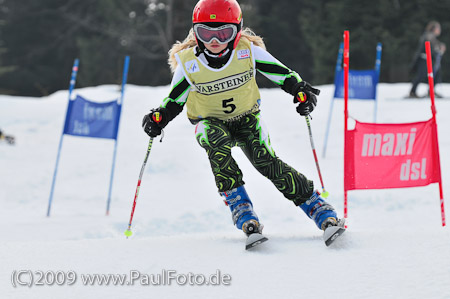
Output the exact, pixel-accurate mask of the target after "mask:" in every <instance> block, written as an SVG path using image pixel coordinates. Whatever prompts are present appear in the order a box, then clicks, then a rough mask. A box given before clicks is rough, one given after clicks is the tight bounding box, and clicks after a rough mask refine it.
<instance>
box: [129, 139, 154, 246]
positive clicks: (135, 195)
mask: <svg viewBox="0 0 450 299" xmlns="http://www.w3.org/2000/svg"><path fill="white" fill-rule="evenodd" d="M152 145H153V137H150V141H149V142H148V148H147V153H146V155H145V159H144V163H143V164H142V167H141V172H140V173H139V180H138V183H137V187H136V192H135V194H134V201H133V207H132V209H131V216H130V222H129V223H128V229H127V230H126V231H125V236H127V239H128V237H130V236H131V235H132V234H133V233H132V232H131V222H132V221H133V216H134V210H135V209H136V202H137V198H138V196H139V189H140V187H141V180H142V175H143V173H144V169H145V165H146V164H147V160H148V156H149V155H150V151H151V150H152Z"/></svg>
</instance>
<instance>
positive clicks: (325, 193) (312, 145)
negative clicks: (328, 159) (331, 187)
mask: <svg viewBox="0 0 450 299" xmlns="http://www.w3.org/2000/svg"><path fill="white" fill-rule="evenodd" d="M305 119H306V125H307V126H308V131H309V140H310V141H311V148H312V152H313V155H314V160H315V161H316V167H317V172H318V173H319V179H320V183H321V184H322V196H323V197H324V198H327V197H328V195H330V194H329V193H328V192H327V191H325V186H324V184H323V179H322V173H321V172H320V167H319V159H317V154H316V148H315V146H314V139H313V136H312V130H311V122H310V116H309V115H307V116H305Z"/></svg>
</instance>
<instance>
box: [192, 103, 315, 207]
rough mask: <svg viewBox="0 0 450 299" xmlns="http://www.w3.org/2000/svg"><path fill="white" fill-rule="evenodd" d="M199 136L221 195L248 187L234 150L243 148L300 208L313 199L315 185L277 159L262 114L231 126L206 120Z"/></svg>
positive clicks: (254, 114)
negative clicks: (245, 184)
mask: <svg viewBox="0 0 450 299" xmlns="http://www.w3.org/2000/svg"><path fill="white" fill-rule="evenodd" d="M195 135H196V138H197V141H198V143H199V144H200V146H202V147H203V148H204V149H205V150H206V153H207V154H208V158H209V161H210V163H211V168H212V171H213V174H214V177H215V180H216V185H217V188H218V189H219V192H224V191H228V190H231V189H234V188H237V187H239V186H241V185H243V184H244V181H243V179H242V171H241V170H240V169H239V166H238V165H237V163H236V161H235V160H234V159H233V157H232V155H231V148H232V147H233V146H239V147H240V148H241V149H242V151H243V152H244V153H245V155H246V156H247V158H248V159H249V160H250V162H251V163H252V164H253V166H254V167H255V168H256V169H257V170H258V171H259V172H260V173H261V174H262V175H263V176H265V177H266V178H268V179H269V180H270V181H271V182H272V183H273V184H274V185H275V187H276V188H277V189H278V190H279V191H280V192H281V193H283V195H284V196H285V197H286V198H287V199H289V200H292V201H293V202H294V203H295V204H296V205H299V204H302V203H303V202H305V201H306V200H307V199H308V198H309V197H310V196H311V194H312V191H313V183H312V181H309V180H307V178H306V177H305V176H304V175H302V174H301V173H299V172H298V171H296V170H295V169H294V168H292V167H291V166H289V165H287V164H286V163H284V162H283V161H281V160H280V159H279V158H278V157H277V156H276V155H275V152H274V151H273V149H272V146H271V144H270V139H269V135H268V133H267V131H266V130H265V127H264V124H263V123H262V121H261V119H260V114H259V112H257V113H253V114H249V115H246V116H243V117H242V118H241V119H238V120H235V121H229V122H226V121H222V120H219V119H215V118H208V119H203V120H201V121H200V122H199V123H198V124H197V126H196V128H195Z"/></svg>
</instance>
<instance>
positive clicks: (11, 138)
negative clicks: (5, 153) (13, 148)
mask: <svg viewBox="0 0 450 299" xmlns="http://www.w3.org/2000/svg"><path fill="white" fill-rule="evenodd" d="M3 140H4V141H6V142H7V143H9V144H11V145H13V144H14V143H15V138H14V136H11V135H5V134H3V132H2V130H0V141H3Z"/></svg>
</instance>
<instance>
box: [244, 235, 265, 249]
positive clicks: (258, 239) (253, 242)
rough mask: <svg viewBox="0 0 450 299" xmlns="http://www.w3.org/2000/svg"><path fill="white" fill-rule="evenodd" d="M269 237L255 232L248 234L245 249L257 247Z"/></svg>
mask: <svg viewBox="0 0 450 299" xmlns="http://www.w3.org/2000/svg"><path fill="white" fill-rule="evenodd" d="M267 240H269V239H267V238H266V237H265V236H264V235H262V234H259V233H254V234H251V235H250V236H248V238H247V241H246V242H245V250H249V249H252V248H255V247H256V246H258V245H259V244H262V243H264V242H266V241H267Z"/></svg>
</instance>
